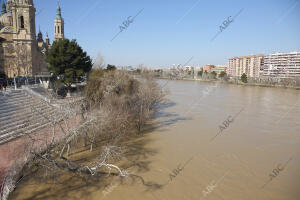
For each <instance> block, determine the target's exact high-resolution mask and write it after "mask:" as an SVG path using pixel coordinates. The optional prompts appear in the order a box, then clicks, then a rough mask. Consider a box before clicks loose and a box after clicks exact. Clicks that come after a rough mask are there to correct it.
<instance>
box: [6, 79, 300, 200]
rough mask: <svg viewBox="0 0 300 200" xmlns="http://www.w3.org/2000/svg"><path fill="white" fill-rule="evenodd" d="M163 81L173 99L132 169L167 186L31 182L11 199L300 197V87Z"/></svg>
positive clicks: (280, 199) (264, 199) (284, 199)
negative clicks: (65, 186) (62, 185)
mask: <svg viewBox="0 0 300 200" xmlns="http://www.w3.org/2000/svg"><path fill="white" fill-rule="evenodd" d="M159 82H160V84H161V85H164V87H165V88H167V89H168V90H169V91H170V93H169V94H168V95H167V98H168V100H169V101H168V102H167V103H165V104H164V105H163V106H162V110H161V111H160V112H159V113H157V114H156V118H155V123H154V126H155V127H154V128H153V129H151V130H150V131H148V132H147V133H146V134H145V135H144V136H143V138H142V139H141V138H139V139H138V141H139V142H140V143H143V153H141V154H140V156H139V157H138V158H136V159H137V160H136V162H138V163H139V166H142V167H139V168H132V169H131V170H130V171H129V172H130V173H135V174H138V175H139V176H142V177H143V178H144V180H145V181H146V182H148V183H149V182H151V183H152V184H153V185H155V184H158V185H160V187H159V186H158V187H156V188H155V187H147V186H145V185H143V184H142V183H141V182H139V181H137V182H133V183H132V182H131V181H129V180H127V181H126V180H125V181H124V182H123V183H121V182H120V181H119V180H118V179H114V180H113V181H112V184H111V185H108V186H106V187H105V188H103V187H95V186H94V187H86V188H80V187H79V188H75V189H72V190H69V191H67V190H66V191H62V190H58V189H57V185H52V186H49V188H48V189H47V190H46V189H45V188H44V186H42V185H38V184H31V185H30V184H28V185H27V184H26V182H25V183H22V184H21V186H20V187H18V188H17V190H16V192H15V193H13V195H12V198H11V199H32V200H33V199H64V200H66V199H68V200H69V199H70V200H71V199H89V200H96V199H97V200H100V199H107V200H142V199H145V200H156V199H157V200H185V199H186V200H200V199H207V200H219V199H221V200H299V199H300V190H299V189H300V91H297V90H293V89H280V88H267V87H266V88H264V87H251V86H246V87H245V86H237V85H227V84H216V83H203V82H193V81H165V80H161V81H159ZM145 141H147V142H145ZM137 151H138V150H137ZM28 181H30V180H28ZM74 184H75V183H74ZM58 193H62V194H60V195H58Z"/></svg>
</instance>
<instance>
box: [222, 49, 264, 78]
mask: <svg viewBox="0 0 300 200" xmlns="http://www.w3.org/2000/svg"><path fill="white" fill-rule="evenodd" d="M263 65H264V55H262V54H257V55H249V56H241V57H234V58H230V59H229V60H228V68H227V71H226V72H227V74H228V75H229V76H234V77H241V76H242V74H243V73H245V74H246V75H247V77H253V78H255V77H259V76H260V74H261V73H260V72H261V71H262V70H263Z"/></svg>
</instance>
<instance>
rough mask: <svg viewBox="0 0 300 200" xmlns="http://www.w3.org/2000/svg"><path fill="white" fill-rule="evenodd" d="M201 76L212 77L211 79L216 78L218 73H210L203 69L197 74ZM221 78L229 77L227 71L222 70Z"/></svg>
mask: <svg viewBox="0 0 300 200" xmlns="http://www.w3.org/2000/svg"><path fill="white" fill-rule="evenodd" d="M197 75H198V76H199V77H210V78H211V79H216V78H217V73H216V72H215V71H213V72H210V73H208V72H207V71H204V72H203V69H202V70H201V71H199V72H198V74H197ZM218 77H219V78H220V79H224V78H226V77H227V74H226V72H225V71H222V72H221V73H220V74H219V76H218Z"/></svg>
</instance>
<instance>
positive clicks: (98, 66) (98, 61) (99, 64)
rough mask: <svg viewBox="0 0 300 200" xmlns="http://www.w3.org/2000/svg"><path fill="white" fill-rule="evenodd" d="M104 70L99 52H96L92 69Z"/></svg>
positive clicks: (103, 63)
mask: <svg viewBox="0 0 300 200" xmlns="http://www.w3.org/2000/svg"><path fill="white" fill-rule="evenodd" d="M104 68H105V62H104V59H103V56H102V55H101V53H100V52H98V54H97V57H96V59H95V61H94V63H93V69H104Z"/></svg>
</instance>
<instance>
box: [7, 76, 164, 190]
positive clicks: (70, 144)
mask: <svg viewBox="0 0 300 200" xmlns="http://www.w3.org/2000/svg"><path fill="white" fill-rule="evenodd" d="M99 79H100V80H99V81H100V82H101V87H100V88H98V90H101V92H100V93H99V96H98V99H96V102H95V101H93V104H90V103H89V101H88V99H84V98H83V99H81V100H79V101H73V102H72V101H71V100H70V101H69V102H67V103H66V104H64V105H62V106H61V107H60V109H59V112H57V114H56V115H54V116H51V117H48V116H47V115H45V114H44V113H43V111H42V110H39V109H38V108H34V107H32V112H34V113H35V114H36V115H39V116H41V118H43V119H44V120H45V121H47V122H49V123H50V124H51V126H50V128H49V131H48V132H47V133H46V134H44V135H42V136H39V137H38V136H35V135H32V134H29V133H24V135H25V136H26V137H27V138H28V142H27V143H26V144H24V145H25V146H26V147H25V149H26V150H25V151H27V152H28V154H27V155H28V157H26V161H23V162H22V163H24V162H26V163H27V166H29V167H28V168H30V166H32V165H34V166H39V168H40V169H43V170H44V171H45V173H46V174H58V173H63V172H66V171H67V172H70V173H73V174H75V175H77V176H81V177H82V176H83V177H86V176H95V175H99V174H106V175H116V176H121V177H126V176H131V177H135V178H136V177H138V176H137V175H134V174H131V173H129V172H128V171H126V169H122V168H121V167H120V166H118V165H117V164H116V162H117V161H118V160H120V159H121V158H122V157H123V156H124V155H123V153H122V152H123V151H122V149H123V148H122V146H120V145H121V143H120V141H121V140H122V139H123V138H124V136H125V135H127V134H129V133H130V132H131V130H132V128H134V127H135V128H137V130H138V132H139V133H140V132H141V130H142V127H143V126H144V125H145V123H146V122H147V120H149V119H150V115H151V113H153V112H155V110H156V109H157V105H158V103H159V102H161V101H162V99H163V92H162V91H161V88H160V87H159V85H158V84H157V83H156V82H155V81H154V80H153V78H151V77H150V76H148V75H147V76H145V77H143V79H142V80H141V81H139V82H138V81H136V80H135V79H133V78H132V77H130V76H128V75H126V74H124V73H122V72H119V71H116V72H106V73H105V74H104V75H103V76H101V77H100V78H99ZM94 86H95V85H92V86H91V87H94ZM87 87H89V85H88V86H87ZM96 87H99V85H96ZM94 100H95V99H94ZM49 106H50V105H49ZM78 115H81V122H80V123H79V124H78V123H77V122H74V123H70V122H72V120H73V119H74V118H76V116H78ZM29 123H30V122H29ZM76 124H77V125H76ZM58 130H59V131H58ZM100 141H105V145H103V146H102V151H101V153H100V154H99V155H98V156H97V158H96V159H94V160H93V161H91V162H88V163H83V164H82V163H78V162H76V161H73V160H72V159H71V157H70V154H71V152H72V150H73V151H76V150H77V149H78V148H79V147H80V146H82V145H81V144H82V143H83V144H84V145H89V146H90V148H89V149H90V151H93V149H94V146H96V145H98V144H99V142H100ZM21 169H22V167H19V168H18V169H13V173H10V174H9V176H7V178H6V184H5V187H4V189H5V190H6V191H11V190H13V188H14V187H15V186H16V184H17V183H18V180H19V179H20V176H17V175H16V174H20V173H19V172H18V171H22V170H21ZM138 178H139V179H140V180H142V183H143V184H146V183H145V181H144V180H143V179H142V178H141V177H138Z"/></svg>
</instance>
